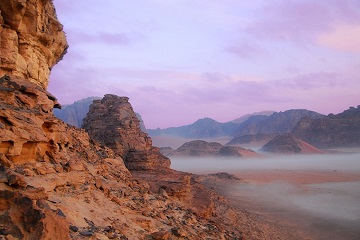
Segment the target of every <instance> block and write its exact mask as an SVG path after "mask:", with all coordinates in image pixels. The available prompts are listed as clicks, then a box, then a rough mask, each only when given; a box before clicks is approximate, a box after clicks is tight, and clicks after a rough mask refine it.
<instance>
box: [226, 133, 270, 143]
mask: <svg viewBox="0 0 360 240" xmlns="http://www.w3.org/2000/svg"><path fill="white" fill-rule="evenodd" d="M275 135H276V134H268V133H257V134H249V135H243V136H240V137H235V138H233V139H232V140H231V141H230V142H228V143H226V144H225V145H241V144H249V143H259V144H261V143H262V144H264V143H267V142H268V141H270V140H271V139H272V138H273V137H275Z"/></svg>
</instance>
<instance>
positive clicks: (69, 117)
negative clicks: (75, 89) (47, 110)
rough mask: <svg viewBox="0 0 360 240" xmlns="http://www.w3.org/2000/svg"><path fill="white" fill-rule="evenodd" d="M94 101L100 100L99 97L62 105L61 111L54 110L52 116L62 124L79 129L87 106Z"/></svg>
mask: <svg viewBox="0 0 360 240" xmlns="http://www.w3.org/2000/svg"><path fill="white" fill-rule="evenodd" d="M95 99H100V97H88V98H85V99H81V100H79V101H76V102H74V103H73V104H67V105H63V106H62V109H54V114H55V116H56V117H58V118H60V119H61V120H63V121H64V122H66V123H68V124H70V125H72V126H75V127H78V128H80V127H81V125H82V121H83V119H84V117H85V116H86V114H87V113H88V111H89V106H90V105H91V104H92V102H93V100H95Z"/></svg>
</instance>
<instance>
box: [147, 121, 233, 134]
mask: <svg viewBox="0 0 360 240" xmlns="http://www.w3.org/2000/svg"><path fill="white" fill-rule="evenodd" d="M238 125H239V124H237V123H233V122H227V123H220V122H217V121H215V120H214V119H211V118H203V119H199V120H197V121H196V122H194V123H193V124H190V125H186V126H181V127H171V128H166V129H160V128H157V129H148V130H147V131H148V133H149V134H150V136H160V135H170V136H174V137H184V138H213V137H222V136H231V134H232V132H233V131H234V130H235V129H236V128H237V127H238Z"/></svg>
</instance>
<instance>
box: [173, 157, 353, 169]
mask: <svg viewBox="0 0 360 240" xmlns="http://www.w3.org/2000/svg"><path fill="white" fill-rule="evenodd" d="M171 168H173V169H176V170H180V171H186V172H192V173H209V172H234V171H242V170H276V169H279V170H324V171H337V170H341V171H359V170H360V153H346V154H317V155H301V154H299V155H280V156H279V155H277V156H276V155H274V156H271V155H270V156H264V157H261V158H236V157H223V158H220V157H194V158H191V157H171Z"/></svg>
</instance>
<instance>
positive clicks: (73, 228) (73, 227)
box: [69, 225, 79, 232]
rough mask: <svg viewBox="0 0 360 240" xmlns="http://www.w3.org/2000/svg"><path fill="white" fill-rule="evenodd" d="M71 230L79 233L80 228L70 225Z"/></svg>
mask: <svg viewBox="0 0 360 240" xmlns="http://www.w3.org/2000/svg"><path fill="white" fill-rule="evenodd" d="M69 228H70V230H71V231H73V232H77V231H79V228H78V227H77V226H73V225H70V227H69Z"/></svg>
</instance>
